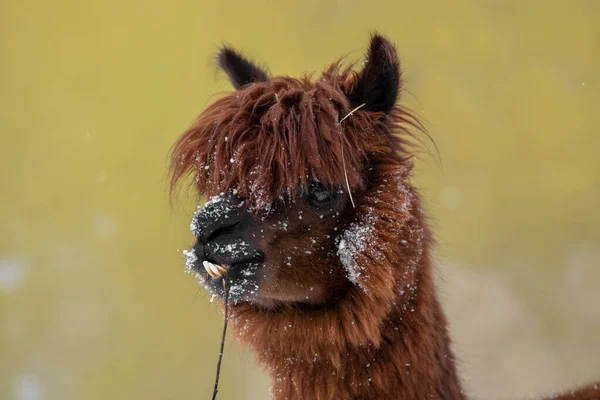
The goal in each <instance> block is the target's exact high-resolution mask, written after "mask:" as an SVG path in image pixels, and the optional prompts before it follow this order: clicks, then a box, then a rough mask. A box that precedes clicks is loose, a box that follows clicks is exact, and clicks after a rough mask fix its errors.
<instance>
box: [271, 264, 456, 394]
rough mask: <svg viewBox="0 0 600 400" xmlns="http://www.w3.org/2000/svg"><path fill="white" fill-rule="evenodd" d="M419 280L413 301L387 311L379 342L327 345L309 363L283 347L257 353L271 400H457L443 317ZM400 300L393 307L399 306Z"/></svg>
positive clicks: (425, 284) (428, 281)
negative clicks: (269, 381)
mask: <svg viewBox="0 0 600 400" xmlns="http://www.w3.org/2000/svg"><path fill="white" fill-rule="evenodd" d="M426 272H427V274H428V271H426ZM420 279H421V281H420V282H421V283H420V285H419V287H418V291H419V293H418V296H413V298H415V299H416V300H415V301H413V302H412V303H410V304H409V305H407V307H404V306H399V307H395V308H394V309H392V310H391V311H390V313H389V315H388V318H387V319H386V320H385V321H384V322H383V324H382V326H381V329H380V333H381V340H380V342H379V343H365V344H364V345H359V346H355V345H347V346H345V347H343V348H339V347H337V346H332V348H331V349H330V350H331V352H329V353H327V352H325V354H315V355H314V358H313V359H312V360H306V359H304V360H303V357H302V356H301V355H299V354H294V353H293V352H287V347H286V346H282V347H281V348H277V347H276V346H270V348H269V350H267V352H266V353H263V354H260V353H259V355H260V358H261V359H262V361H263V363H265V364H266V366H267V369H268V370H269V372H270V374H271V377H272V379H273V386H272V388H271V393H272V396H273V399H276V400H283V399H286V400H290V399H298V400H300V399H383V400H385V399H399V398H403V399H420V398H427V399H430V398H431V399H463V398H464V395H463V394H462V390H461V387H460V382H459V379H458V376H457V373H456V369H455V365H454V356H453V354H452V352H451V350H450V343H449V339H448V333H447V328H446V327H447V323H446V319H445V316H444V314H443V311H442V309H441V307H440V305H439V303H438V302H437V300H436V299H435V296H434V293H433V290H432V289H433V285H432V283H431V279H430V277H429V276H421V277H420ZM400 297H402V296H399V298H398V302H397V304H405V303H402V302H403V301H404V300H403V299H402V298H400ZM408 307H410V308H408ZM300 329H301V328H300ZM290 339H292V340H293V336H290ZM315 339H316V337H315ZM285 340H286V338H284V337H281V338H273V342H278V343H283V342H285ZM273 342H271V343H273ZM262 350H264V349H262Z"/></svg>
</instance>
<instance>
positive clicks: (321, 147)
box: [170, 61, 427, 210]
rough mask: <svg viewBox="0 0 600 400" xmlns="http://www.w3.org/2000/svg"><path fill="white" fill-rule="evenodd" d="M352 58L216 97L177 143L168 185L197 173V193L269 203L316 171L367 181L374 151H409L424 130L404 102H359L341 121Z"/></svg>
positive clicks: (319, 175)
mask: <svg viewBox="0 0 600 400" xmlns="http://www.w3.org/2000/svg"><path fill="white" fill-rule="evenodd" d="M354 66H355V63H352V64H349V65H347V66H344V65H343V62H342V61H338V62H335V63H333V64H332V65H331V66H330V67H329V68H327V70H325V72H324V73H323V74H322V76H321V77H320V79H318V80H316V81H314V82H313V81H311V79H310V77H309V76H305V77H303V78H300V79H294V78H289V77H276V78H273V79H271V80H270V81H268V82H256V83H254V84H252V85H248V86H247V87H245V88H242V89H241V90H239V91H236V92H232V93H229V94H227V95H225V96H224V97H222V98H220V99H218V100H216V101H215V102H214V103H213V104H211V105H210V106H208V108H207V109H206V110H205V111H204V112H203V113H202V114H201V115H200V116H199V117H198V118H197V119H196V121H195V122H194V123H193V124H192V126H191V127H190V128H189V129H188V130H186V131H185V132H184V133H183V135H182V136H181V137H180V138H179V139H178V140H177V142H176V143H175V144H174V146H173V149H172V152H171V154H172V155H171V165H170V177H171V179H170V186H171V193H173V192H174V189H175V187H176V185H177V183H178V182H179V181H180V180H181V179H182V178H184V177H185V176H188V175H192V176H193V177H194V184H195V186H196V188H197V190H198V192H199V194H200V195H206V196H212V195H215V194H218V193H220V192H225V191H228V190H232V189H235V190H237V192H238V193H239V195H240V196H241V197H244V198H246V199H248V201H249V202H250V203H251V206H252V208H253V209H255V210H265V209H267V210H268V209H272V208H273V206H274V205H275V203H277V202H280V201H293V200H294V197H295V195H296V190H297V189H298V188H302V187H305V186H306V185H307V183H309V182H308V180H309V179H313V178H314V179H317V180H319V181H320V182H323V183H325V184H327V185H329V186H332V187H340V188H341V187H345V186H346V179H347V181H348V182H347V183H348V186H349V187H350V189H351V190H352V191H360V190H362V189H364V184H365V179H364V178H365V173H366V171H367V168H368V162H367V161H368V159H369V158H370V157H371V156H372V155H374V154H390V155H391V156H393V157H394V158H396V159H397V160H398V161H400V162H405V161H408V160H410V159H412V158H413V157H414V156H415V150H417V149H418V145H416V144H415V143H416V142H417V140H415V138H416V137H418V136H420V135H421V134H424V135H427V131H426V130H425V128H424V126H423V125H422V124H421V123H420V122H419V121H418V119H417V118H416V117H415V116H414V115H413V113H412V112H411V111H410V110H408V109H406V108H405V107H401V106H396V107H394V108H393V109H392V110H391V112H390V113H389V114H387V115H386V114H384V113H382V112H372V111H367V110H364V109H358V110H356V111H355V112H354V113H353V114H352V116H351V117H350V118H347V119H346V120H344V121H343V122H340V121H341V119H342V118H343V117H344V116H346V115H347V114H348V113H349V112H351V110H352V109H353V108H354V107H353V106H352V104H351V102H350V100H349V99H348V97H347V96H346V94H345V93H351V92H352V91H353V90H355V85H356V82H357V79H358V78H359V73H357V72H356V71H354V69H353V67H354ZM342 148H343V155H342V151H341V149H342ZM342 157H343V159H342Z"/></svg>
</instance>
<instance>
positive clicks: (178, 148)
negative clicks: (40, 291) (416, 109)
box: [171, 36, 413, 309]
mask: <svg viewBox="0 0 600 400" xmlns="http://www.w3.org/2000/svg"><path fill="white" fill-rule="evenodd" d="M218 62H219V64H220V66H221V68H222V69H223V70H225V72H226V73H227V74H228V75H229V78H230V80H231V82H232V84H233V85H234V87H235V88H236V89H237V90H236V91H235V92H232V93H230V94H227V95H225V96H223V97H222V98H220V99H219V100H217V101H216V102H214V103H213V104H211V105H210V106H209V107H208V108H207V109H206V110H205V111H204V112H203V113H202V114H201V115H200V116H199V117H198V119H197V121H196V122H195V123H194V124H193V126H192V127H191V128H190V129H188V131H186V132H185V133H184V134H183V135H182V136H181V137H180V138H179V140H178V141H177V143H176V144H175V147H174V151H173V158H172V165H171V168H172V177H173V180H172V184H173V185H174V184H175V183H177V181H178V180H179V179H180V178H181V177H183V176H184V175H186V174H192V175H193V176H194V177H195V185H196V188H197V189H198V192H199V194H200V195H204V196H206V197H208V198H209V200H208V202H207V203H206V204H205V205H204V206H202V207H200V208H198V211H197V212H196V215H195V216H194V220H193V221H192V226H191V228H192V232H193V233H194V235H195V236H196V239H197V241H196V244H195V245H194V247H193V249H192V250H190V251H188V252H187V253H186V255H187V256H188V263H187V265H188V268H189V269H190V270H191V271H194V272H196V273H197V274H198V276H199V278H200V280H201V282H202V284H203V285H204V286H205V287H206V288H208V289H209V290H210V291H211V292H212V293H213V294H216V295H218V296H222V295H223V294H224V292H223V279H225V281H226V282H227V283H228V285H229V287H230V291H229V293H230V298H231V299H232V300H233V301H235V302H237V303H238V304H239V303H251V304H253V305H255V306H258V307H259V308H263V309H264V308H267V309H277V308H280V307H285V306H290V305H293V306H294V307H295V308H300V309H304V308H308V309H314V308H321V307H325V306H327V305H329V304H332V303H335V302H336V301H338V300H339V299H341V298H344V296H345V295H346V294H347V293H348V292H349V291H350V290H351V289H352V288H353V286H356V285H357V276H356V271H350V270H349V265H350V264H351V263H352V262H353V261H352V260H351V259H350V258H352V257H354V255H353V254H350V255H348V252H347V251H346V252H345V253H344V252H341V251H340V250H341V249H340V247H343V246H344V244H345V242H344V237H343V233H344V232H345V229H346V228H348V227H349V226H354V227H356V226H358V225H357V221H358V220H361V219H362V220H368V219H369V218H371V217H369V216H368V215H367V216H365V215H366V214H365V215H361V212H363V213H365V212H366V213H368V212H370V211H369V210H371V209H372V207H371V206H367V205H366V204H367V198H363V195H366V194H368V195H369V196H368V201H374V200H373V196H374V195H375V194H376V193H377V192H381V193H383V192H382V191H381V190H379V189H378V188H379V187H383V186H384V185H387V184H388V183H386V182H388V180H387V179H384V178H382V177H381V176H375V175H376V174H379V173H381V172H382V168H383V167H380V164H381V162H380V161H378V160H381V159H384V160H386V161H385V162H386V163H387V164H390V165H391V170H394V169H398V168H399V167H402V168H404V167H405V166H406V165H405V164H408V163H405V161H406V160H405V159H404V158H403V157H407V158H408V156H409V154H408V152H407V151H406V149H405V146H404V145H405V142H404V139H402V138H401V137H398V136H394V135H392V134H391V131H392V130H398V129H400V128H398V126H397V125H398V123H402V122H405V123H408V124H413V123H412V122H411V119H410V118H409V115H408V114H407V113H406V112H405V111H404V110H402V109H399V108H394V105H395V101H396V97H397V94H398V90H399V85H400V70H399V67H398V60H397V58H396V54H395V50H394V48H393V46H392V45H391V44H390V43H389V42H387V41H385V39H383V38H381V37H379V36H374V37H373V38H372V40H371V45H370V49H369V52H368V54H367V62H365V64H364V67H363V69H362V70H361V71H360V72H358V73H355V72H353V71H352V70H351V67H348V68H346V69H342V67H341V65H340V63H334V64H333V65H332V66H331V67H329V68H328V69H327V70H326V71H325V72H324V73H323V75H322V76H321V77H320V79H317V80H311V79H310V78H309V77H304V78H300V79H294V78H289V77H274V78H269V77H268V75H267V74H266V72H264V71H262V70H261V69H260V68H258V67H257V66H255V65H254V64H252V63H251V62H250V61H248V60H247V59H245V58H243V57H242V56H241V55H239V54H238V53H236V52H235V51H233V50H231V49H228V48H224V49H223V50H222V51H221V52H220V53H219V56H218ZM387 164H386V165H387ZM381 165H383V164H381ZM385 168H387V167H385ZM404 169H406V168H404ZM391 170H390V171H391ZM390 173H391V174H392V175H394V174H396V173H395V172H393V171H392V172H390ZM396 175H397V174H396ZM390 176H391V175H390ZM394 179H396V178H394ZM389 185H392V178H390V182H389ZM394 185H396V186H395V188H394V189H393V192H392V193H391V196H393V198H391V199H384V200H385V201H393V202H394V203H399V204H402V203H403V200H402V199H401V198H399V197H401V196H403V195H405V194H406V193H403V192H400V193H398V188H399V187H398V183H397V182H396V183H394ZM394 192H396V193H394ZM387 195H390V194H389V193H387ZM355 199H356V202H355V201H354V200H355ZM375 200H377V199H375ZM377 201H378V200H377ZM361 206H362V207H361ZM371 219H372V218H371ZM351 244H352V245H353V246H355V247H357V248H358V247H361V246H363V245H362V244H361V243H351ZM344 258H346V260H344ZM378 274H379V275H381V273H374V274H371V275H378ZM382 276H383V275H382ZM387 286H389V284H386V285H385V287H387Z"/></svg>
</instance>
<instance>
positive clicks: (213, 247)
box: [187, 181, 351, 309]
mask: <svg viewBox="0 0 600 400" xmlns="http://www.w3.org/2000/svg"><path fill="white" fill-rule="evenodd" d="M296 193H297V194H296V197H295V199H294V201H293V202H291V203H290V204H288V205H280V206H278V207H277V208H275V209H273V210H272V211H271V212H270V213H269V215H268V216H266V217H265V216H256V215H255V214H253V213H252V212H250V211H249V210H248V209H247V208H246V207H245V201H244V199H242V198H240V197H238V196H236V195H234V194H233V193H232V192H230V193H228V194H225V193H223V194H220V195H217V196H214V197H213V198H211V199H210V200H209V201H208V202H207V203H206V204H205V205H204V206H202V207H200V208H199V209H198V211H197V212H196V214H195V216H194V219H193V222H192V231H193V232H194V235H195V236H196V238H197V241H196V244H195V245H194V247H193V250H192V251H191V252H188V253H187V254H188V257H190V258H191V261H190V263H189V267H190V268H191V270H192V271H194V272H195V273H196V274H198V276H199V278H200V280H201V282H202V283H203V284H204V285H205V287H207V288H208V289H209V290H210V291H211V292H212V293H214V294H216V295H219V296H222V295H223V285H222V283H223V282H222V281H223V279H226V282H227V284H228V286H229V291H230V299H231V300H232V301H234V302H239V301H249V302H252V303H253V304H255V305H257V306H259V307H261V308H269V309H274V308H277V307H281V306H289V305H294V306H295V307H301V308H314V307H319V306H322V305H326V304H328V303H331V302H334V301H335V300H336V299H337V298H339V297H341V296H343V294H344V292H345V291H346V290H347V289H348V288H349V286H350V284H349V281H348V280H347V278H346V271H345V270H344V269H343V267H342V266H341V264H340V262H339V260H338V258H337V256H336V250H337V248H336V238H337V232H338V231H339V230H340V227H341V225H342V224H341V222H342V221H343V220H344V216H345V215H346V212H347V209H348V206H349V205H350V202H349V201H348V196H347V195H345V194H344V192H343V191H342V190H340V189H338V188H333V189H330V188H327V187H325V186H323V185H322V184H320V183H319V182H317V181H313V182H311V183H310V184H309V185H308V186H307V187H306V188H298V190H296ZM350 207H351V206H350ZM205 261H208V262H210V263H212V264H214V265H219V266H223V267H224V268H225V269H226V271H225V272H224V273H223V274H222V275H220V276H215V275H213V276H211V275H210V274H209V273H208V272H207V270H206V269H205V267H204V262H205ZM209 268H210V267H209Z"/></svg>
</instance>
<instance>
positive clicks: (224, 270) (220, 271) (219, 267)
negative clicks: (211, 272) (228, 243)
mask: <svg viewBox="0 0 600 400" xmlns="http://www.w3.org/2000/svg"><path fill="white" fill-rule="evenodd" d="M214 265H215V267H217V271H219V276H221V275H223V274H225V272H227V268H226V267H225V265H216V264H214Z"/></svg>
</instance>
